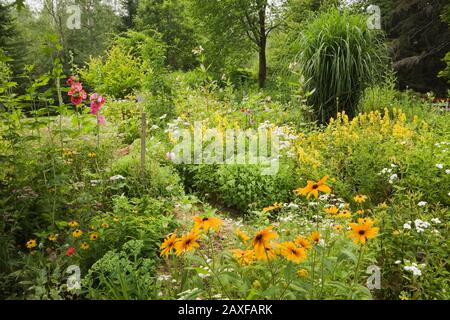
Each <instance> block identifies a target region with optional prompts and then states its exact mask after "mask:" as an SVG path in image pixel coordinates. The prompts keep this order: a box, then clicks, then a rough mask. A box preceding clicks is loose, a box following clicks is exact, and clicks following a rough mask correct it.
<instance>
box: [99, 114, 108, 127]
mask: <svg viewBox="0 0 450 320" xmlns="http://www.w3.org/2000/svg"><path fill="white" fill-rule="evenodd" d="M97 123H98V124H99V125H102V124H105V123H106V118H105V117H104V116H100V115H99V116H98V117H97Z"/></svg>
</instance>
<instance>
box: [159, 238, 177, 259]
mask: <svg viewBox="0 0 450 320" xmlns="http://www.w3.org/2000/svg"><path fill="white" fill-rule="evenodd" d="M177 240H178V239H177V234H176V233H172V234H170V235H169V236H168V237H167V238H166V239H164V242H163V243H162V244H161V246H160V249H161V254H160V255H161V256H163V255H165V256H166V258H167V257H168V256H169V253H170V252H171V251H172V250H173V248H174V247H175V243H176V242H177Z"/></svg>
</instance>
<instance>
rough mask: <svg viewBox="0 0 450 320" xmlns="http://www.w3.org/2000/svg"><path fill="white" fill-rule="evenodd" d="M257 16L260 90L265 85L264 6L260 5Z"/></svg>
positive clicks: (265, 40)
mask: <svg viewBox="0 0 450 320" xmlns="http://www.w3.org/2000/svg"><path fill="white" fill-rule="evenodd" d="M258 15H259V72H258V84H259V87H260V88H264V87H265V85H266V76H267V61H266V44H267V34H266V4H264V5H262V6H261V8H260V9H259V12H258Z"/></svg>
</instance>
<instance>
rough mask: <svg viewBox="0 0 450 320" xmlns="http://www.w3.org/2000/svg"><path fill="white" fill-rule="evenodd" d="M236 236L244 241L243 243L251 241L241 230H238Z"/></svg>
mask: <svg viewBox="0 0 450 320" xmlns="http://www.w3.org/2000/svg"><path fill="white" fill-rule="evenodd" d="M236 235H237V236H238V237H239V239H241V240H242V242H247V241H248V240H249V239H250V237H249V236H248V235H247V234H246V233H245V232H244V231H242V230H241V229H236Z"/></svg>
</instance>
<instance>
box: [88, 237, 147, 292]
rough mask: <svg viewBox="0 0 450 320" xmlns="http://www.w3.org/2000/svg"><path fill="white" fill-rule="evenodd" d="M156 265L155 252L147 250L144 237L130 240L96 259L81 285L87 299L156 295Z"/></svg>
mask: <svg viewBox="0 0 450 320" xmlns="http://www.w3.org/2000/svg"><path fill="white" fill-rule="evenodd" d="M155 268H156V261H155V256H154V255H153V256H151V255H150V256H149V255H148V254H147V252H146V247H145V244H144V241H142V240H131V241H129V242H127V243H125V244H124V245H123V246H122V248H121V250H120V251H117V250H111V251H108V252H107V253H106V254H105V255H104V256H103V257H102V258H101V259H99V260H98V261H97V262H95V263H94V264H93V265H92V267H91V268H90V269H89V271H88V274H87V275H86V277H85V278H84V279H83V281H82V286H83V287H84V288H85V289H84V290H85V294H86V296H87V298H89V299H114V300H123V299H127V300H130V299H131V300H133V299H155V298H156V293H155V291H154V289H153V284H154V280H153V274H154V271H155Z"/></svg>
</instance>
